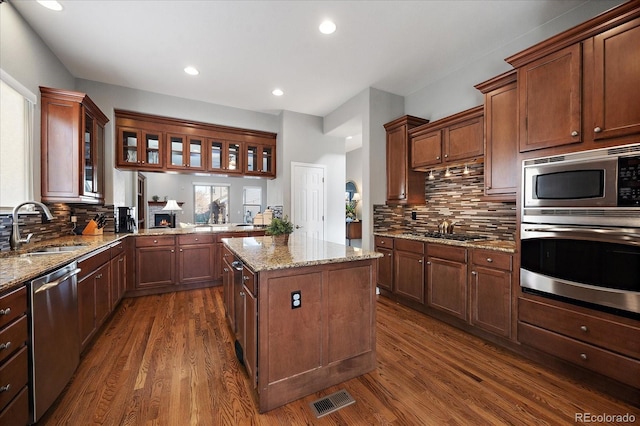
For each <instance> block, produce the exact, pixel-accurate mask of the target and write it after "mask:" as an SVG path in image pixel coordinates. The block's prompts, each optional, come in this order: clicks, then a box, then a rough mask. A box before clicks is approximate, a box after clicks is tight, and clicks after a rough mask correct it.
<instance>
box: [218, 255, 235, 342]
mask: <svg viewBox="0 0 640 426" xmlns="http://www.w3.org/2000/svg"><path fill="white" fill-rule="evenodd" d="M233 261H234V255H233V253H231V251H229V249H228V248H226V247H224V246H223V247H222V261H221V263H222V268H221V270H222V295H223V298H222V299H223V303H224V310H225V314H226V316H227V322H228V323H229V326H230V327H231V330H233V331H234V332H235V329H236V311H235V297H234V291H233V289H234V277H235V276H234V273H233V266H231V263H233Z"/></svg>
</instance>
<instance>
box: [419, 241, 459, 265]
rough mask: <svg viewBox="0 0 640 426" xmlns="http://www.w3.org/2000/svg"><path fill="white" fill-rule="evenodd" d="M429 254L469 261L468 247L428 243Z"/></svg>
mask: <svg viewBox="0 0 640 426" xmlns="http://www.w3.org/2000/svg"><path fill="white" fill-rule="evenodd" d="M427 255H428V256H432V257H438V258H440V259H446V260H451V261H454V262H460V263H465V262H466V261H467V249H465V248H462V247H454V246H445V245H444V244H431V243H429V244H427Z"/></svg>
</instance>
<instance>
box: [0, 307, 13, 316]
mask: <svg viewBox="0 0 640 426" xmlns="http://www.w3.org/2000/svg"><path fill="white" fill-rule="evenodd" d="M10 313H11V308H6V309H0V315H9V314H10Z"/></svg>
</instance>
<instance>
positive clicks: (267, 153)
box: [115, 110, 276, 178]
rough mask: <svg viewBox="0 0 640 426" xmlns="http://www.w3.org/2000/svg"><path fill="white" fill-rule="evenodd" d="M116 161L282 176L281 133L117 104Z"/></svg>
mask: <svg viewBox="0 0 640 426" xmlns="http://www.w3.org/2000/svg"><path fill="white" fill-rule="evenodd" d="M115 115H116V134H117V135H118V136H117V147H116V153H117V155H116V167H118V168H121V169H133V170H145V171H177V172H181V173H195V172H208V173H220V174H226V175H237V176H244V175H253V176H263V177H269V178H274V177H275V176H276V169H275V155H276V134H275V133H269V132H261V131H257V130H247V129H238V128H234V127H225V126H217V125H214V124H207V123H199V122H192V121H185V120H179V119H175V118H168V117H160V116H154V115H148V114H140V113H135V112H130V111H122V110H115Z"/></svg>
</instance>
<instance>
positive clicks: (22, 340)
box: [0, 315, 27, 386]
mask: <svg viewBox="0 0 640 426" xmlns="http://www.w3.org/2000/svg"><path fill="white" fill-rule="evenodd" d="M26 344H27V316H26V315H24V316H22V318H20V319H18V320H17V321H15V322H14V323H12V324H11V325H9V326H7V327H5V328H3V329H2V331H0V362H2V361H4V360H5V359H6V358H8V357H9V355H11V354H12V353H14V352H15V351H17V350H18V349H20V347H21V346H24V345H26ZM0 386H3V385H2V384H1V383H0Z"/></svg>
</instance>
